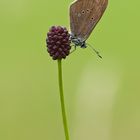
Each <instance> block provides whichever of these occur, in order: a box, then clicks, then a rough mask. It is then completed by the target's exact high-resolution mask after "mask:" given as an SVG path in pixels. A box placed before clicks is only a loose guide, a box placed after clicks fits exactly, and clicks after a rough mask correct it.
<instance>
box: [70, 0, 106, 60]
mask: <svg viewBox="0 0 140 140" xmlns="http://www.w3.org/2000/svg"><path fill="white" fill-rule="evenodd" d="M107 5H108V0H77V1H75V2H73V3H72V4H71V5H70V29H71V41H72V43H73V44H74V46H75V49H76V47H77V46H80V47H81V48H86V47H87V43H86V40H87V39H88V37H89V36H90V34H91V32H92V31H93V29H94V28H95V26H96V25H97V23H98V22H99V20H100V19H101V17H102V15H103V13H104V11H105V9H106V7H107ZM93 50H94V51H95V52H96V53H97V55H98V56H99V57H101V56H100V55H99V52H98V51H96V50H95V49H94V48H93Z"/></svg>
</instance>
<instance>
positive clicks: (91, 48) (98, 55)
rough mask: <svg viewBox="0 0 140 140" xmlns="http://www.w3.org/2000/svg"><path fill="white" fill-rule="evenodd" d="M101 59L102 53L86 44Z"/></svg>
mask: <svg viewBox="0 0 140 140" xmlns="http://www.w3.org/2000/svg"><path fill="white" fill-rule="evenodd" d="M86 44H87V45H88V46H89V47H90V48H91V49H92V50H93V51H94V52H95V53H96V54H97V55H98V56H99V57H100V58H102V56H101V55H100V53H99V52H98V51H97V50H96V49H94V48H93V47H92V46H91V45H90V44H88V43H86Z"/></svg>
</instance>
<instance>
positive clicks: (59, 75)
mask: <svg viewBox="0 0 140 140" xmlns="http://www.w3.org/2000/svg"><path fill="white" fill-rule="evenodd" d="M58 81H59V91H60V101H61V110H62V117H63V126H64V132H65V138H66V140H69V131H68V125H67V118H66V111H65V103H64V94H63V79H62V63H61V59H58Z"/></svg>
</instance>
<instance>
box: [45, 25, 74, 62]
mask: <svg viewBox="0 0 140 140" xmlns="http://www.w3.org/2000/svg"><path fill="white" fill-rule="evenodd" d="M70 43H71V42H70V34H69V32H68V30H67V29H66V28H65V27H61V26H52V27H51V28H50V30H49V32H48V33H47V39H46V44H47V51H48V53H49V54H50V56H51V57H52V58H53V59H54V60H56V59H62V58H63V59H65V58H66V56H68V55H69V54H70V49H71V46H70Z"/></svg>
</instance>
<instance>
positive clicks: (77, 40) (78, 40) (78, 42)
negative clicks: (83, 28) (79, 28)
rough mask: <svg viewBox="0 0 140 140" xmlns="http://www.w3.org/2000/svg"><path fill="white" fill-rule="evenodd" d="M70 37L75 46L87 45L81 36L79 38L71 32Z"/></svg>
mask: <svg viewBox="0 0 140 140" xmlns="http://www.w3.org/2000/svg"><path fill="white" fill-rule="evenodd" d="M70 39H71V41H72V43H74V45H75V46H80V47H81V48H86V47H87V46H86V43H85V41H83V40H82V39H81V38H78V37H76V36H74V35H72V34H71V35H70Z"/></svg>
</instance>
